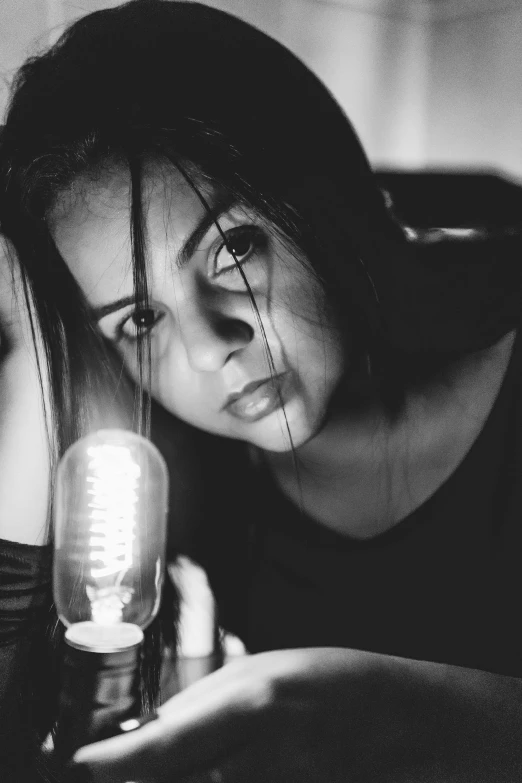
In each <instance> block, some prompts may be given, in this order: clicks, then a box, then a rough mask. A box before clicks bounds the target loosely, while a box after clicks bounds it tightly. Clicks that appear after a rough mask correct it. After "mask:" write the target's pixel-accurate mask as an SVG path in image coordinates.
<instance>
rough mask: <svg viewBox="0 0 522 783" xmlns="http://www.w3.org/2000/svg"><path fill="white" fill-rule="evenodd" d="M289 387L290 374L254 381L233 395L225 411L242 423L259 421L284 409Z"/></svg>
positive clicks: (225, 406) (229, 398) (227, 402)
mask: <svg viewBox="0 0 522 783" xmlns="http://www.w3.org/2000/svg"><path fill="white" fill-rule="evenodd" d="M287 385H288V373H282V374H281V375H275V376H274V377H273V378H272V377H270V378H262V379H261V380H259V381H252V382H251V383H247V384H246V386H244V387H243V388H242V389H241V391H239V392H235V393H234V394H231V395H230V396H229V397H228V399H227V401H226V403H225V405H224V408H223V410H226V411H227V413H230V414H231V416H234V417H235V418H236V419H241V420H242V421H248V422H254V421H259V419H263V418H264V417H265V416H268V415H269V414H270V413H273V412H274V411H275V410H278V409H279V408H281V407H282V405H283V404H284V401H285V399H284V397H285V394H284V392H285V391H286V387H287Z"/></svg>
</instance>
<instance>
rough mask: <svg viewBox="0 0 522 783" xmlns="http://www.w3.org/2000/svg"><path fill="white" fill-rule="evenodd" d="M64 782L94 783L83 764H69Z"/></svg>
mask: <svg viewBox="0 0 522 783" xmlns="http://www.w3.org/2000/svg"><path fill="white" fill-rule="evenodd" d="M65 781H66V783H94V778H93V776H92V775H91V773H90V771H89V768H88V767H86V766H85V764H76V763H74V762H71V763H70V764H69V767H68V770H67V774H66V776H65Z"/></svg>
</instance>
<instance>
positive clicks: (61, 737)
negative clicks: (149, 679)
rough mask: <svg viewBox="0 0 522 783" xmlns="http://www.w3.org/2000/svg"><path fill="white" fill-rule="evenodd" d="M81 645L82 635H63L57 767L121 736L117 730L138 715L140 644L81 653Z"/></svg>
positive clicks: (56, 749)
mask: <svg viewBox="0 0 522 783" xmlns="http://www.w3.org/2000/svg"><path fill="white" fill-rule="evenodd" d="M80 625H83V623H82V624H80ZM135 627H136V629H137V631H139V633H140V634H141V637H143V634H142V632H141V630H140V629H139V628H137V626H135ZM71 628H74V626H71ZM71 628H70V629H69V631H70V630H71ZM68 636H69V637H71V636H72V638H68ZM82 640H84V635H83V634H82V633H80V634H79V636H78V635H77V634H75V633H72V634H69V633H67V634H66V642H67V645H66V648H65V655H64V659H63V663H62V689H61V694H60V704H59V713H58V725H57V731H56V738H55V753H56V757H57V759H58V760H60V762H67V761H68V760H69V759H70V758H71V757H72V756H73V755H74V753H75V752H76V750H78V748H81V747H82V746H83V745H87V744H89V743H91V742H96V741H97V740H101V739H105V738H107V737H110V736H113V735H114V734H117V733H119V728H118V726H119V724H120V723H121V722H122V721H125V720H127V719H129V718H132V717H135V716H137V715H139V712H140V690H139V659H140V642H139V641H138V642H135V643H133V644H131V645H130V646H127V647H123V648H120V649H113V648H111V649H109V650H103V649H99V648H98V649H94V650H93V649H88V648H87V647H80V646H79V644H80V642H81V641H82Z"/></svg>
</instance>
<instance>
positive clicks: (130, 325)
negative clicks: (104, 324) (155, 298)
mask: <svg viewBox="0 0 522 783" xmlns="http://www.w3.org/2000/svg"><path fill="white" fill-rule="evenodd" d="M162 318H163V313H161V312H159V311H158V310H155V309H154V308H153V307H137V308H136V309H135V310H133V311H132V313H130V315H127V316H126V318H125V319H124V320H123V321H121V322H120V324H119V325H118V338H119V339H121V338H125V339H127V340H140V339H142V338H143V337H145V336H146V335H147V334H150V332H151V331H152V330H153V329H154V327H155V326H156V324H158V323H159V322H160V321H161V319H162Z"/></svg>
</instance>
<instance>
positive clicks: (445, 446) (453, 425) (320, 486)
mask: <svg viewBox="0 0 522 783" xmlns="http://www.w3.org/2000/svg"><path fill="white" fill-rule="evenodd" d="M513 341H514V333H510V334H508V335H506V336H505V337H504V338H503V339H502V340H501V341H500V342H499V343H497V344H496V345H495V346H493V347H492V348H490V349H488V350H486V351H482V352H480V353H477V354H474V355H472V356H470V357H466V359H464V360H462V361H459V362H458V363H455V364H454V365H453V366H452V367H450V368H449V369H448V371H447V372H446V373H445V374H444V377H443V378H440V379H438V380H437V381H436V382H433V383H432V384H430V385H429V386H426V387H425V388H424V389H422V390H418V391H416V392H415V393H411V394H409V395H408V396H407V398H406V401H405V405H404V407H403V410H402V412H401V413H400V415H399V416H398V417H397V419H396V420H394V421H393V422H390V421H389V419H388V418H387V416H386V415H385V412H384V409H383V407H382V406H379V405H377V404H372V405H368V406H367V407H366V408H361V409H359V410H357V411H355V412H354V411H349V410H346V409H345V410H343V409H342V408H340V407H339V408H337V409H335V410H333V411H331V413H330V416H329V418H328V420H327V421H326V422H325V424H324V426H323V427H322V429H321V430H320V432H318V433H317V435H315V437H313V438H312V439H311V440H310V441H308V442H307V443H305V444H304V445H302V446H300V447H298V448H297V449H296V450H295V459H294V455H292V453H285V454H274V453H267V454H266V455H265V458H266V461H267V463H268V466H269V468H270V470H271V471H272V474H273V475H274V478H275V480H276V482H277V483H278V484H279V486H280V487H281V489H283V491H284V492H286V494H287V495H290V496H292V497H293V499H294V500H296V501H297V499H298V495H301V498H302V500H300V501H299V502H298V504H301V502H302V504H303V505H304V508H305V510H307V511H308V512H309V513H311V511H312V510H313V514H312V516H315V517H316V518H318V519H319V521H323V522H324V523H325V524H327V525H329V526H331V527H336V528H339V527H340V528H342V527H343V525H344V524H345V522H344V521H343V519H340V518H339V514H341V516H343V515H344V516H345V515H346V508H350V510H351V517H352V522H351V524H352V526H354V527H352V528H351V529H350V532H354V530H356V532H357V533H359V532H360V531H364V530H367V529H368V527H367V526H368V525H369V522H368V520H369V519H372V520H375V519H377V520H378V521H377V523H376V524H377V528H376V529H378V530H380V529H381V527H380V526H381V525H389V524H390V519H391V520H392V522H393V520H395V521H398V519H400V518H402V517H403V516H404V515H405V514H407V513H408V512H409V511H411V510H413V508H415V507H416V505H420V503H422V502H423V501H424V500H425V499H427V497H429V495H430V494H432V493H433V492H434V491H435V490H436V489H437V488H438V486H440V484H442V483H443V482H444V481H445V479H447V478H448V476H449V475H450V474H451V473H452V472H453V471H454V469H455V468H456V466H457V465H458V464H459V462H460V461H461V460H462V459H463V457H464V456H465V454H466V453H467V451H468V450H469V448H470V447H471V445H472V443H473V442H474V440H475V439H476V437H477V436H478V434H479V432H480V430H481V429H482V427H483V425H484V422H485V420H486V418H487V416H488V414H489V412H490V410H491V408H492V406H493V404H494V402H495V399H496V396H497V394H498V392H499V390H500V387H501V384H502V380H503V378H504V375H505V372H506V369H507V366H508V362H509V357H510V355H511V350H512V347H513ZM296 467H297V470H296ZM335 497H336V498H337V499H338V503H337V506H336V505H335V503H332V502H331V501H332V498H335ZM312 506H313V509H312ZM321 509H325V511H324V515H326V516H324V518H321V514H323V512H322V511H321ZM336 509H337V510H336ZM357 509H359V511H357ZM383 509H387V512H386V514H387V516H386V519H385V520H384V519H383V517H382V514H383V511H382V510H383ZM390 509H391V512H389V510H390ZM328 515H329V516H328ZM330 517H331V518H330ZM354 519H358V522H357V524H356V523H355V522H354V521H353V520H354ZM361 535H364V532H362V533H361Z"/></svg>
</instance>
